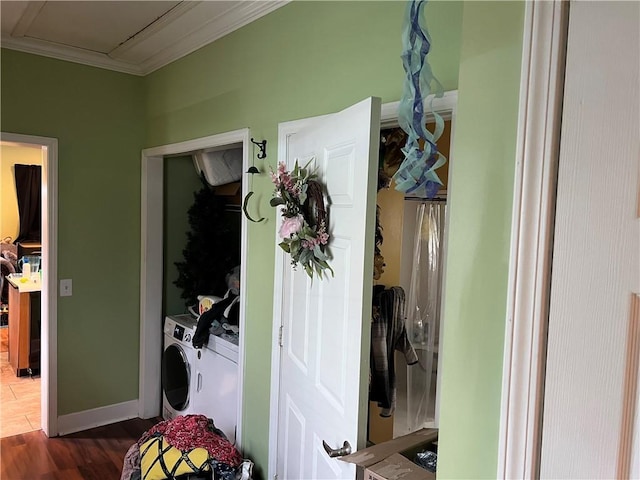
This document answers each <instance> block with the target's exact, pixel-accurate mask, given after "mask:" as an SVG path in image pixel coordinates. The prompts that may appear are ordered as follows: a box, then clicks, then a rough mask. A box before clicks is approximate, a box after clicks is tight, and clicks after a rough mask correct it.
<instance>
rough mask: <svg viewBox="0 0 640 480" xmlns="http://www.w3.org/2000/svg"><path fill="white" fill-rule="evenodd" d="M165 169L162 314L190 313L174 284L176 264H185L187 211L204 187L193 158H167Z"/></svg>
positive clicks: (176, 271) (187, 229) (176, 274)
mask: <svg viewBox="0 0 640 480" xmlns="http://www.w3.org/2000/svg"><path fill="white" fill-rule="evenodd" d="M163 166H164V203H163V208H164V212H163V217H164V223H163V225H162V227H163V238H164V242H163V247H164V248H163V261H164V275H163V291H162V301H163V306H162V312H163V314H165V315H175V314H180V313H186V312H187V310H186V307H185V300H184V299H182V298H180V294H181V293H182V290H181V289H179V288H178V287H176V286H175V285H174V284H173V282H175V281H176V279H177V278H178V269H177V267H176V265H175V264H176V262H182V261H184V256H183V254H182V251H183V250H184V248H185V246H186V244H187V232H189V231H190V230H191V226H190V225H189V217H188V214H187V212H188V211H189V208H190V207H191V205H193V202H194V197H193V196H194V194H195V192H197V191H198V190H200V189H201V188H202V182H201V181H200V179H199V178H198V175H197V173H196V170H195V168H194V166H193V158H192V157H190V156H180V157H167V158H165V159H164V162H163Z"/></svg>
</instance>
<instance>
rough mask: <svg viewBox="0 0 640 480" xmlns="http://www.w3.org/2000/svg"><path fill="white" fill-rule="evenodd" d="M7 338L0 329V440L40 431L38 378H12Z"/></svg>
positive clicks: (4, 328) (7, 331)
mask: <svg viewBox="0 0 640 480" xmlns="http://www.w3.org/2000/svg"><path fill="white" fill-rule="evenodd" d="M8 336H9V329H8V328H7V327H2V328H0V438H4V437H9V436H12V435H18V434H20V433H25V432H31V431H33V430H40V377H36V378H32V377H28V376H25V377H16V375H15V372H13V371H12V369H11V366H10V365H9V349H8V344H9V341H8Z"/></svg>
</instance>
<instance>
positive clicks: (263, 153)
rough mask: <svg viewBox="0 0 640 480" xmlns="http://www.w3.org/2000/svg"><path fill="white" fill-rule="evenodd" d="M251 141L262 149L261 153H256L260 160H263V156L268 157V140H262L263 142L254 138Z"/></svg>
mask: <svg viewBox="0 0 640 480" xmlns="http://www.w3.org/2000/svg"><path fill="white" fill-rule="evenodd" d="M251 143H253V144H254V145H257V146H258V148H259V149H260V153H258V155H256V156H257V157H258V158H259V159H260V160H262V159H263V158H267V141H266V140H262V141H261V142H256V141H255V140H254V139H253V138H252V139H251Z"/></svg>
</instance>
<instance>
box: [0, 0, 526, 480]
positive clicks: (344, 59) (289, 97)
mask: <svg viewBox="0 0 640 480" xmlns="http://www.w3.org/2000/svg"><path fill="white" fill-rule="evenodd" d="M404 8H405V2H401V1H391V2H378V1H373V2H345V1H343V2H292V3H290V4H288V5H286V6H284V7H282V8H280V9H279V10H277V11H275V12H273V13H271V14H269V15H268V16H266V17H263V18H261V19H259V20H257V21H255V22H253V23H251V24H249V25H247V26H246V27H244V28H242V29H240V30H238V31H236V32H234V33H232V34H230V35H227V36H226V37H224V38H222V39H220V40H219V41H217V42H215V44H213V45H209V46H207V47H204V48H202V49H200V50H199V51H197V52H194V53H193V54H191V55H189V56H187V57H185V58H183V59H181V60H179V61H177V62H174V63H173V64H171V65H168V66H167V67H164V68H163V69H161V70H159V71H157V72H155V73H153V74H151V75H149V76H147V77H145V78H137V77H132V76H128V75H124V74H119V73H114V72H109V71H105V70H100V69H95V68H90V67H85V66H80V65H75V64H71V63H67V62H61V61H57V60H52V59H47V58H43V57H37V56H33V55H28V54H23V53H18V52H13V51H7V50H2V59H1V61H2V70H1V75H2V84H1V89H2V90H1V95H2V97H1V101H2V116H1V122H2V125H1V128H2V131H7V132H15V133H25V134H34V135H43V136H52V137H56V138H58V139H59V141H60V152H59V157H60V159H59V164H60V168H59V174H60V180H59V185H60V188H59V191H60V205H59V207H60V208H59V225H58V228H59V262H58V264H59V276H60V278H72V279H73V280H74V295H73V297H70V298H60V299H59V307H58V308H59V311H58V357H59V360H58V371H59V379H58V390H59V414H60V415H64V414H68V413H72V412H78V411H83V410H86V409H89V408H95V407H100V406H105V405H110V404H113V403H118V402H122V401H126V400H132V399H135V398H137V393H138V392H137V387H138V382H137V376H138V353H139V352H138V350H139V336H138V335H139V334H138V332H139V262H140V257H139V255H140V254H139V245H140V224H139V222H140V150H141V149H142V148H146V147H151V146H157V145H163V144H167V143H173V142H178V141H183V140H188V139H193V138H198V137H202V136H206V135H212V134H216V133H222V132H226V131H230V130H235V129H238V128H244V127H249V128H251V134H252V136H253V137H254V138H258V139H262V138H266V139H267V140H268V157H267V159H266V160H265V161H260V160H257V159H256V166H258V167H259V168H260V169H261V170H262V171H264V172H267V171H268V167H269V166H274V165H275V163H276V159H277V149H276V146H277V125H278V122H283V121H287V120H293V119H297V118H302V117H307V116H313V115H320V114H323V113H327V112H332V111H336V110H340V109H342V108H344V107H346V106H348V105H350V104H353V103H355V102H357V101H359V100H361V99H363V98H365V97H367V96H370V95H375V96H379V97H382V100H383V102H389V101H395V100H398V99H399V98H400V96H401V92H402V81H403V71H402V65H401V62H400V57H399V56H400V51H401V43H400V31H401V27H402V19H403V14H404ZM523 10H524V3H509V2H496V3H479V2H468V3H466V4H465V5H464V12H463V5H462V3H460V2H449V1H447V2H437V1H432V2H429V4H428V6H427V18H428V25H429V28H430V32H431V35H432V38H433V42H434V45H433V50H432V54H431V56H430V60H431V64H432V67H433V69H434V71H435V72H436V74H437V75H438V77H439V78H440V80H441V81H442V83H443V84H444V87H445V89H447V90H448V89H455V88H458V86H459V99H460V103H459V112H458V118H457V122H458V123H457V125H456V132H455V137H454V150H453V153H452V158H453V161H452V164H451V165H452V187H451V189H452V193H451V230H450V232H451V233H450V246H449V256H448V264H447V265H448V269H449V270H448V274H447V298H446V306H445V338H444V342H445V345H446V349H445V351H446V354H445V357H444V360H443V361H444V368H443V374H444V377H443V391H442V401H441V405H442V417H441V423H442V432H441V439H440V461H439V463H440V469H439V477H441V478H465V477H466V478H486V477H495V472H496V452H497V429H498V418H499V408H500V386H501V373H502V350H503V338H504V322H505V318H504V317H505V311H506V290H507V286H506V281H507V270H508V258H509V255H508V247H509V230H510V221H511V206H512V184H513V172H514V154H515V129H516V122H517V118H516V116H517V91H518V85H519V73H520V67H519V61H520V54H521V42H522V39H521V35H522V19H523ZM458 76H459V78H460V80H459V83H458ZM34 111H37V112H38V113H37V114H33V112H34ZM185 172H186V170H185ZM185 174H186V173H185ZM186 184H187V180H186V179H185V185H186ZM253 189H254V191H255V192H256V195H255V197H254V199H253V200H254V201H253V205H254V209H255V210H256V211H255V215H256V216H265V217H267V221H266V222H264V223H261V224H250V227H249V252H248V264H247V265H248V284H247V302H248V310H247V331H246V342H247V358H246V363H245V367H246V377H245V385H244V394H245V402H246V403H245V407H244V412H243V422H244V423H243V424H244V431H243V441H244V446H245V449H246V453H247V455H248V456H250V457H251V458H253V459H254V461H256V462H257V465H258V467H259V470H261V471H262V473H264V471H265V470H266V466H267V460H268V448H269V445H268V424H269V404H268V398H269V389H270V368H271V365H270V359H271V325H272V319H271V311H272V285H273V262H274V251H275V247H274V245H273V242H271V241H265V240H264V239H272V238H274V235H275V234H274V225H275V222H274V218H275V215H274V210H273V209H272V208H270V207H269V206H268V198H269V196H270V193H271V189H272V188H271V184H270V182H269V178H268V175H266V174H264V175H260V176H257V175H256V176H254V181H253ZM252 213H254V212H253V211H252Z"/></svg>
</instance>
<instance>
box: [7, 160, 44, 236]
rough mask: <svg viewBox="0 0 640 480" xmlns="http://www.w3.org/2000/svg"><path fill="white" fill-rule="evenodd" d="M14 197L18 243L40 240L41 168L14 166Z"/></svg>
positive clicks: (37, 166) (35, 166)
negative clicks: (18, 224) (15, 198)
mask: <svg viewBox="0 0 640 480" xmlns="http://www.w3.org/2000/svg"><path fill="white" fill-rule="evenodd" d="M14 168H15V182H16V195H17V197H18V213H19V216H20V233H19V234H18V238H16V240H15V242H14V243H15V244H16V245H17V244H18V243H19V242H28V241H32V242H40V241H41V240H42V232H41V225H40V224H41V223H42V221H41V218H42V209H41V204H42V187H41V183H42V167H41V166H40V165H20V164H16V165H15V167H14Z"/></svg>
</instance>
